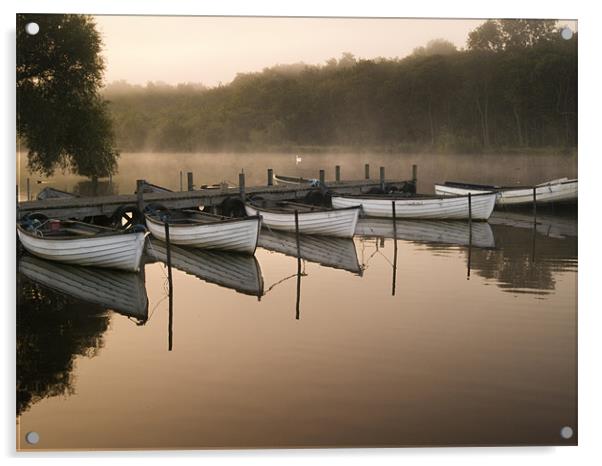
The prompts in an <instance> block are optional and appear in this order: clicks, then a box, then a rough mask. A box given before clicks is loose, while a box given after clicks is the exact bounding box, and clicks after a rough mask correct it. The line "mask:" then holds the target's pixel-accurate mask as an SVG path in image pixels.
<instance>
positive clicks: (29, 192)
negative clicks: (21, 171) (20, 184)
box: [27, 178, 31, 201]
mask: <svg viewBox="0 0 602 466" xmlns="http://www.w3.org/2000/svg"><path fill="white" fill-rule="evenodd" d="M27 200H28V201H31V187H30V186H29V178H27Z"/></svg>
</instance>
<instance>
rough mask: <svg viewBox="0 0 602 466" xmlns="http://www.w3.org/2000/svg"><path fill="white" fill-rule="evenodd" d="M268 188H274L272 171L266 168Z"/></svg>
mask: <svg viewBox="0 0 602 466" xmlns="http://www.w3.org/2000/svg"><path fill="white" fill-rule="evenodd" d="M268 186H274V170H272V169H271V168H268Z"/></svg>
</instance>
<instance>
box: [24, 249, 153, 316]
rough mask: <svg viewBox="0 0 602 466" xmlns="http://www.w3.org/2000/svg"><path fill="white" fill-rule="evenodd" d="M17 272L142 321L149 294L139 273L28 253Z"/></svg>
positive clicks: (65, 292)
mask: <svg viewBox="0 0 602 466" xmlns="http://www.w3.org/2000/svg"><path fill="white" fill-rule="evenodd" d="M19 272H20V273H21V274H22V275H24V276H25V277H27V278H29V279H30V280H32V281H34V282H36V283H38V284H40V285H42V286H44V287H47V288H50V289H52V290H54V291H58V292H60V293H63V294H65V295H68V296H71V297H73V298H75V299H78V300H81V301H85V302H86V303H90V304H94V305H98V306H100V307H102V308H105V309H110V310H113V311H116V312H117V313H119V314H122V315H124V316H127V317H132V318H135V319H137V320H138V322H139V323H145V322H146V320H147V319H148V297H147V295H146V288H145V285H144V277H143V275H142V274H139V273H132V272H123V271H119V270H108V269H100V268H95V267H79V266H76V265H68V264H62V263H59V262H52V261H46V260H44V259H40V258H37V257H34V256H30V255H24V256H22V257H20V258H19Z"/></svg>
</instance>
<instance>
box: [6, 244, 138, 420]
mask: <svg viewBox="0 0 602 466" xmlns="http://www.w3.org/2000/svg"><path fill="white" fill-rule="evenodd" d="M17 284H18V286H17V308H18V312H17V415H20V414H22V413H24V412H25V411H27V410H28V409H29V408H30V407H31V406H32V405H34V404H35V403H37V402H38V401H40V400H42V399H44V398H47V397H55V396H65V395H71V394H73V393H74V378H75V376H74V371H75V366H74V361H75V358H76V357H78V356H86V357H90V358H91V357H95V356H96V355H97V354H98V351H99V349H100V348H102V347H103V346H104V339H103V338H104V337H103V335H104V333H105V332H106V331H107V330H108V328H109V322H110V320H111V314H110V313H109V312H107V310H108V309H110V310H112V311H116V312H117V313H119V314H122V315H125V316H127V317H130V318H134V319H136V321H137V323H139V324H143V323H145V322H146V320H147V318H148V298H147V295H146V289H145V287H144V281H143V277H142V275H141V274H135V273H129V272H120V271H116V270H105V269H95V268H91V267H78V266H73V265H66V264H61V263H57V262H49V261H45V260H43V259H39V258H37V257H33V256H29V255H23V256H21V257H20V258H19V273H18V275H17Z"/></svg>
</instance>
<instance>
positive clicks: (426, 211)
mask: <svg viewBox="0 0 602 466" xmlns="http://www.w3.org/2000/svg"><path fill="white" fill-rule="evenodd" d="M495 198H496V195H495V193H491V194H489V193H486V194H479V195H474V196H472V199H471V209H470V210H471V214H472V219H473V220H487V219H488V218H489V217H490V216H491V213H492V212H493V208H494V206H495ZM393 202H395V217H396V218H398V219H404V218H412V219H432V220H435V219H437V220H439V219H446V220H462V219H467V218H468V216H469V206H468V196H459V197H439V198H430V197H426V198H419V197H415V198H411V197H410V198H407V199H385V198H369V197H366V198H362V197H343V196H333V197H332V206H333V207H336V208H344V207H351V206H358V205H359V206H361V207H362V212H363V213H364V215H366V216H368V217H393V206H392V203H393Z"/></svg>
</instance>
